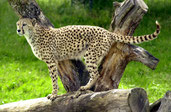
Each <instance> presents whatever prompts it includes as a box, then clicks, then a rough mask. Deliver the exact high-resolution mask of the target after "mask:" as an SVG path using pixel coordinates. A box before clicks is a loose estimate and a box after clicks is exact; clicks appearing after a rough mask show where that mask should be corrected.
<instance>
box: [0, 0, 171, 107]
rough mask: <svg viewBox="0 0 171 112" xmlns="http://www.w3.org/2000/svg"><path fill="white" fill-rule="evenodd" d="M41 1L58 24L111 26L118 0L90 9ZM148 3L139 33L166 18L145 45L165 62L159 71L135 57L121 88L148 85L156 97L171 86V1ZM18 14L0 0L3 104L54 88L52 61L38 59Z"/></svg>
mask: <svg viewBox="0 0 171 112" xmlns="http://www.w3.org/2000/svg"><path fill="white" fill-rule="evenodd" d="M38 3H39V4H40V7H41V8H42V10H43V11H44V13H45V15H46V16H47V17H48V18H49V19H50V20H51V21H52V23H53V24H54V25H55V26H56V27H61V26H65V25H69V24H70V25H71V24H72V25H73V24H88V25H97V26H101V27H104V28H106V29H108V27H109V24H110V21H111V17H112V15H111V14H112V5H111V6H110V7H107V8H104V9H101V10H100V9H98V10H96V9H93V10H92V11H91V12H89V11H88V10H85V9H84V8H83V6H80V5H78V6H74V7H70V4H69V3H68V2H67V1H64V0H59V1H56V2H54V1H53V2H52V1H51V3H50V2H48V0H39V1H38ZM146 3H147V4H148V6H149V11H148V13H147V14H146V15H145V16H144V18H143V21H142V22H141V24H140V25H139V27H138V28H137V30H136V32H135V35H141V34H148V33H152V32H153V31H154V29H155V20H158V21H159V22H160V24H161V26H162V30H161V34H160V35H159V38H158V39H156V40H154V41H151V42H148V43H143V44H140V45H139V46H141V47H143V48H145V49H146V50H148V51H149V52H150V53H152V54H153V55H154V56H155V57H157V58H158V59H160V62H159V64H158V66H157V68H156V70H155V71H152V70H151V69H149V68H147V67H146V66H144V65H142V64H141V63H137V62H131V63H130V64H129V65H128V66H127V68H126V71H125V73H124V75H123V78H122V80H121V83H120V86H119V88H134V87H142V88H144V89H145V90H146V91H147V93H148V96H149V99H150V102H153V101H155V100H157V99H158V98H160V97H162V96H163V95H164V93H165V92H166V91H167V90H171V83H170V82H171V56H170V55H171V49H170V48H171V37H170V36H171V33H170V29H171V14H170V10H171V5H169V4H171V2H170V1H169V0H168V1H164V0H162V1H157V2H156V1H153V3H152V2H149V1H147V0H146ZM111 4H112V3H111ZM156 5H157V7H156ZM17 20H18V18H17V16H16V15H15V13H14V12H13V10H12V9H11V7H10V6H9V5H8V3H7V1H6V0H0V104H4V103H8V102H14V101H19V100H26V99H31V98H37V97H45V96H47V95H48V94H49V93H51V90H52V89H51V79H50V77H49V74H48V69H47V66H46V64H45V63H43V62H41V61H39V60H38V59H36V58H35V57H34V55H33V53H32V51H31V49H30V47H29V45H28V44H27V42H26V40H25V39H24V37H19V36H18V35H17V34H16V26H15V23H16V21H17ZM59 83H60V84H59V85H60V89H59V94H64V93H65V90H64V88H63V87H62V83H61V82H59Z"/></svg>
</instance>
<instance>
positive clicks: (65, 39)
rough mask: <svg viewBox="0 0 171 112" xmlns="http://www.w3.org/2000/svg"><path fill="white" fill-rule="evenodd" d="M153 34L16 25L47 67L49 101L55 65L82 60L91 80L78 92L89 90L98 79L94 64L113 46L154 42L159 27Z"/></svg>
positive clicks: (27, 21) (27, 23)
mask: <svg viewBox="0 0 171 112" xmlns="http://www.w3.org/2000/svg"><path fill="white" fill-rule="evenodd" d="M156 25H157V29H156V31H155V32H154V33H153V34H150V35H144V36H123V35H118V34H116V33H112V32H109V31H108V30H105V29H103V28H101V27H97V26H86V25H76V26H66V27H61V28H52V27H50V28H46V27H43V26H42V25H39V24H38V23H36V22H35V20H32V19H27V18H23V19H20V20H19V21H18V22H17V33H18V34H19V35H21V36H23V35H24V36H25V38H26V39H27V41H28V43H29V44H30V46H31V48H32V51H33V53H34V55H35V56H36V57H37V58H38V59H40V60H42V61H44V62H45V63H46V64H47V65H48V69H49V72H50V76H51V79H52V85H53V92H52V95H51V96H49V97H48V98H50V99H51V100H53V99H55V97H56V96H57V90H58V85H57V67H56V66H57V63H58V61H62V60H67V59H75V58H79V57H81V56H83V57H84V59H85V63H86V67H87V70H88V71H89V73H90V80H89V82H88V83H87V85H85V86H82V87H81V88H80V89H81V90H87V89H90V88H91V87H92V86H93V85H94V84H95V82H96V80H97V79H98V77H99V73H98V66H97V62H98V60H99V59H100V58H101V57H104V56H105V55H106V54H107V52H108V51H109V49H110V47H111V45H112V44H113V43H114V42H123V43H131V44H133V43H135V44H138V43H142V42H145V41H149V40H153V39H155V38H157V36H158V34H159V32H160V25H159V23H158V22H156Z"/></svg>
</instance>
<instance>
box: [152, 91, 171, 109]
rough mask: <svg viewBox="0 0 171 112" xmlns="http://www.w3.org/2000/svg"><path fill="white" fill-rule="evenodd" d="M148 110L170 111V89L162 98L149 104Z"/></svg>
mask: <svg viewBox="0 0 171 112" xmlns="http://www.w3.org/2000/svg"><path fill="white" fill-rule="evenodd" d="M150 112H171V91H167V92H166V94H165V95H164V97H163V98H161V99H159V100H157V101H156V102H154V103H153V104H152V105H150Z"/></svg>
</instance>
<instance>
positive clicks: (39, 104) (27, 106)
mask: <svg viewBox="0 0 171 112" xmlns="http://www.w3.org/2000/svg"><path fill="white" fill-rule="evenodd" d="M72 95H74V94H73V93H72V94H66V95H64V96H61V97H59V98H57V99H56V100H55V101H54V102H51V101H50V100H48V99H47V98H38V99H32V100H26V101H20V102H14V103H9V104H4V105H1V106H0V112H148V111H149V102H148V98H147V94H146V92H145V91H144V90H143V89H141V88H135V89H129V90H118V89H116V90H110V91H105V92H93V93H92V92H91V93H87V94H85V95H82V96H80V97H79V98H77V99H71V96H72Z"/></svg>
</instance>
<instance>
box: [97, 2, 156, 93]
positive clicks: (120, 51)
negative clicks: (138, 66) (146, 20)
mask: <svg viewBox="0 0 171 112" xmlns="http://www.w3.org/2000/svg"><path fill="white" fill-rule="evenodd" d="M114 7H115V12H114V14H113V15H114V16H113V18H112V22H111V24H110V31H112V32H115V33H118V34H122V35H132V34H133V33H134V31H135V29H136V28H137V26H138V24H139V23H140V21H141V20H142V17H143V16H144V14H145V13H146V12H147V10H148V7H147V5H146V4H145V3H144V1H143V0H125V1H124V2H122V3H118V2H114ZM154 25H155V24H154ZM131 61H137V62H141V63H143V64H144V65H146V66H147V67H149V68H151V69H153V70H154V69H155V68H156V66H157V63H158V62H159V60H158V59H157V58H155V57H154V56H152V55H151V54H150V53H149V52H148V51H146V50H145V49H143V48H141V47H138V46H135V45H131V44H124V43H117V42H115V43H114V44H113V46H112V48H111V49H110V51H109V53H108V54H107V55H106V57H105V58H104V59H103V61H102V63H101V65H100V67H99V71H100V75H101V77H100V78H99V80H98V82H97V83H96V85H95V91H102V90H110V89H113V88H118V86H119V82H120V79H121V78H122V75H123V72H124V70H125V68H126V66H127V64H128V63H129V62H131Z"/></svg>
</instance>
